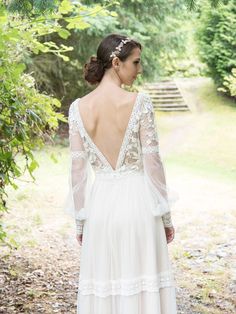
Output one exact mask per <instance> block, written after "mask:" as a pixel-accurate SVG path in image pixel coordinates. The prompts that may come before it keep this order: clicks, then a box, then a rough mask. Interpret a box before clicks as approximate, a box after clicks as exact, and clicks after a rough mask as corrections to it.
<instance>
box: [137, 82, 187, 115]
mask: <svg viewBox="0 0 236 314" xmlns="http://www.w3.org/2000/svg"><path fill="white" fill-rule="evenodd" d="M143 92H146V93H147V94H148V95H149V96H150V97H151V99H152V102H153V106H154V108H155V109H157V110H160V111H187V110H189V108H188V106H187V105H186V103H185V101H184V99H183V97H182V95H181V93H180V91H179V89H178V87H177V85H176V84H175V82H174V81H171V80H163V81H160V82H157V83H148V84H145V85H144V89H143Z"/></svg>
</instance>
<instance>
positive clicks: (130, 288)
mask: <svg viewBox="0 0 236 314" xmlns="http://www.w3.org/2000/svg"><path fill="white" fill-rule="evenodd" d="M171 286H175V280H174V276H173V272H172V270H169V271H165V272H161V273H159V274H158V275H156V276H143V277H139V278H134V279H118V280H111V281H106V282H103V281H94V280H85V279H80V280H79V292H80V294H82V295H88V294H94V295H96V296H99V297H107V296H109V295H126V296H129V295H133V294H136V293H140V292H141V291H149V292H159V289H160V288H164V287H171Z"/></svg>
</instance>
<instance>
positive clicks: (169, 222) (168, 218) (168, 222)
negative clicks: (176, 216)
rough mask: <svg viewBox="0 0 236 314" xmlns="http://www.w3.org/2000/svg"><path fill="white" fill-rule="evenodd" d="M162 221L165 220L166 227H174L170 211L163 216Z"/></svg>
mask: <svg viewBox="0 0 236 314" xmlns="http://www.w3.org/2000/svg"><path fill="white" fill-rule="evenodd" d="M162 221H163V224H164V227H173V224H172V220H171V213H170V212H168V213H166V214H165V215H163V216H162Z"/></svg>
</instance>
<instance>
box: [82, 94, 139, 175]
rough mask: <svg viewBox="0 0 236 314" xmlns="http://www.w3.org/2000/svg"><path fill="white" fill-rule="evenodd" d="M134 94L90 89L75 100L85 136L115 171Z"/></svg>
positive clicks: (134, 99)
mask: <svg viewBox="0 0 236 314" xmlns="http://www.w3.org/2000/svg"><path fill="white" fill-rule="evenodd" d="M136 97H137V93H132V92H127V91H125V90H122V89H112V90H111V91H109V93H104V92H102V91H99V90H96V89H95V90H94V91H92V92H91V93H89V94H87V95H86V96H84V97H83V98H81V99H80V101H79V112H80V116H81V119H82V121H83V125H84V128H85V129H86V131H87V133H88V135H89V136H90V138H91V139H92V141H93V142H94V143H95V145H96V146H97V147H98V149H99V150H100V151H101V152H102V154H103V155H104V156H105V157H106V159H107V161H108V162H109V163H110V165H111V166H112V167H113V169H115V167H116V163H117V159H118V156H119V152H120V148H121V145H122V142H123V139H124V136H125V131H126V128H127V125H128V123H129V118H130V116H131V113H132V109H133V106H134V104H135V101H136Z"/></svg>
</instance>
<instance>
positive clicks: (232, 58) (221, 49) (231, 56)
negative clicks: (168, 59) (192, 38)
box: [197, 0, 236, 96]
mask: <svg viewBox="0 0 236 314" xmlns="http://www.w3.org/2000/svg"><path fill="white" fill-rule="evenodd" d="M235 33H236V2H235V0H227V1H224V3H223V4H221V5H220V6H218V7H217V8H216V9H212V8H211V7H210V6H209V5H202V7H201V12H200V19H199V26H198V31H197V39H198V43H199V52H200V56H201V59H202V60H203V61H204V62H205V63H206V64H207V66H208V68H209V74H210V76H211V77H212V78H213V79H214V81H215V83H216V85H217V86H218V87H219V88H220V89H219V90H221V91H224V92H226V93H227V94H229V95H231V96H233V94H232V92H231V90H232V89H233V86H232V84H231V83H227V82H228V81H229V82H233V81H235V80H234V79H233V77H234V75H235V74H234V73H235V70H233V69H235V68H236V37H235ZM231 86H232V87H231Z"/></svg>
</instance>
